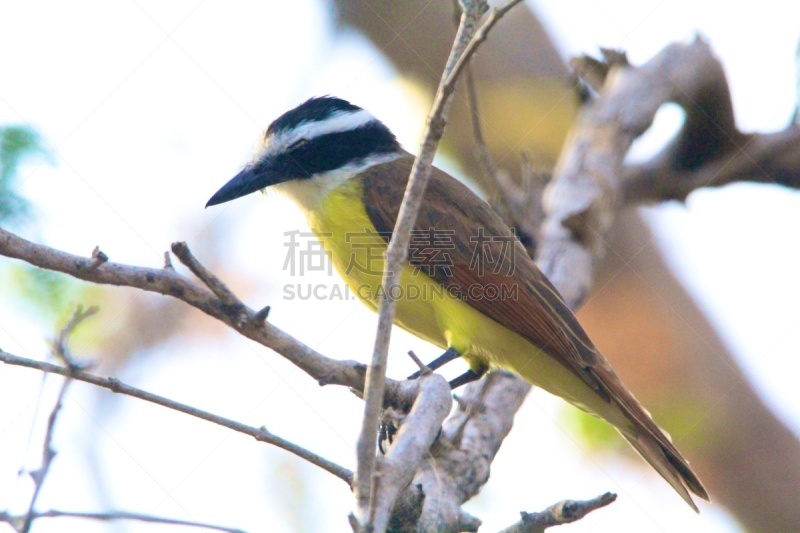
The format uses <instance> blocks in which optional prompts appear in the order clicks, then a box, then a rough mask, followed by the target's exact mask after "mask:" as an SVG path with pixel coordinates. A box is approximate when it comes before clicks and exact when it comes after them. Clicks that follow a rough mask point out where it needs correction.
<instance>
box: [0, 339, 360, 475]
mask: <svg viewBox="0 0 800 533" xmlns="http://www.w3.org/2000/svg"><path fill="white" fill-rule="evenodd" d="M0 362H3V363H5V364H8V365H14V366H22V367H26V368H33V369H36V370H41V371H42V372H47V373H49V374H58V375H61V376H65V377H68V378H70V379H74V380H77V381H83V382H85V383H90V384H92V385H95V386H97V387H102V388H104V389H108V390H110V391H111V392H115V393H118V394H123V395H125V396H131V397H133V398H138V399H140V400H144V401H146V402H150V403H154V404H156V405H160V406H162V407H166V408H167V409H172V410H173V411H178V412H180V413H184V414H187V415H189V416H193V417H195V418H199V419H201V420H205V421H207V422H211V423H213V424H217V425H219V426H222V427H226V428H228V429H231V430H233V431H236V432H237V433H243V434H245V435H249V436H251V437H253V438H254V439H256V440H257V441H261V442H266V443H267V444H272V445H273V446H277V447H278V448H281V449H283V450H286V451H287V452H290V453H293V454H294V455H296V456H298V457H300V458H301V459H305V460H306V461H308V462H309V463H311V464H313V465H316V466H318V467H320V468H322V469H323V470H325V471H326V472H328V473H330V474H333V475H334V476H336V477H338V478H339V479H341V480H342V481H344V482H345V483H347V484H348V485H350V484H351V483H352V481H353V473H352V472H351V471H350V470H348V469H346V468H344V467H342V466H339V465H337V464H336V463H333V462H332V461H329V460H327V459H325V458H323V457H320V456H318V455H317V454H315V453H312V452H310V451H308V450H306V449H305V448H303V447H301V446H298V445H297V444H294V443H293V442H290V441H288V440H286V439H282V438H281V437H278V436H277V435H273V434H272V433H270V432H269V431H268V430H267V429H266V428H265V427H264V426H262V427H260V428H257V427H254V426H248V425H247V424H242V423H241V422H237V421H236V420H231V419H229V418H225V417H222V416H219V415H215V414H212V413H209V412H207V411H203V410H202V409H198V408H196V407H192V406H190V405H186V404H182V403H180V402H176V401H175V400H170V399H169V398H164V397H163V396H159V395H157V394H153V393H151V392H147V391H144V390H141V389H137V388H136V387H132V386H130V385H126V384H125V383H122V382H121V381H119V380H118V379H116V378H101V377H99V376H95V375H94V374H90V373H88V372H85V371H83V370H71V369H69V368H65V367H63V366H58V365H53V364H50V363H45V362H42V361H35V360H33V359H27V358H25V357H18V356H16V355H13V354H10V353H8V352H6V351H3V350H2V349H0ZM51 418H52V415H51Z"/></svg>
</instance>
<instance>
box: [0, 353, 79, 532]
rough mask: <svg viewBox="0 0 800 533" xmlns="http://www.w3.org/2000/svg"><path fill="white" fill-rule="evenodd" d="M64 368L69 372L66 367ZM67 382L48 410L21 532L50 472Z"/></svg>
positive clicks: (27, 528)
mask: <svg viewBox="0 0 800 533" xmlns="http://www.w3.org/2000/svg"><path fill="white" fill-rule="evenodd" d="M2 355H3V354H2V352H0V356H2ZM65 370H66V371H67V372H70V371H69V370H68V369H65ZM69 383H70V379H69V378H68V379H65V380H64V383H62V384H61V390H60V391H59V393H58V399H56V404H55V405H54V406H53V410H52V411H50V416H49V417H48V419H47V431H46V433H45V436H44V445H43V446H42V464H41V466H39V469H38V470H36V471H34V472H31V473H30V475H31V478H32V479H33V485H34V489H33V495H32V496H31V501H30V503H29V504H28V512H27V513H26V515H25V519H24V521H23V522H22V527H21V528H20V531H21V533H28V531H30V529H31V526H32V525H33V521H34V519H35V518H36V512H35V507H36V500H38V499H39V493H40V492H41V490H42V486H43V485H44V480H45V478H46V477H47V474H48V472H50V465H51V464H52V463H53V459H54V458H55V456H56V451H55V449H53V433H54V432H55V427H56V419H57V418H58V413H59V412H60V411H61V406H62V405H63V404H64V397H65V396H66V394H67V387H68V386H69Z"/></svg>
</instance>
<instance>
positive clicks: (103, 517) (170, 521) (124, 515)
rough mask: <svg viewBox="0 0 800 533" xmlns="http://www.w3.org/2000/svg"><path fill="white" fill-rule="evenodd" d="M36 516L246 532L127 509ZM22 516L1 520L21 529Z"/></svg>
mask: <svg viewBox="0 0 800 533" xmlns="http://www.w3.org/2000/svg"><path fill="white" fill-rule="evenodd" d="M33 517H34V518H87V519H90V520H100V521H104V522H107V521H111V520H137V521H139V522H149V523H151V524H166V525H172V526H188V527H201V528H204V529H212V530H214V531H224V532H226V533H245V532H244V531H243V530H241V529H235V528H230V527H224V526H215V525H213V524H206V523H203V522H194V521H191V520H178V519H176V518H163V517H158V516H152V515H146V514H140V513H129V512H125V511H114V512H110V513H91V512H78V511H59V510H56V509H51V510H49V511H42V512H38V513H33ZM21 520H22V518H21V517H18V516H13V515H11V514H9V513H8V512H0V522H5V523H6V524H10V525H11V527H13V528H15V529H20V528H17V527H16V526H15V524H19V523H20V522H21Z"/></svg>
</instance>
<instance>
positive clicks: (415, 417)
mask: <svg viewBox="0 0 800 533" xmlns="http://www.w3.org/2000/svg"><path fill="white" fill-rule="evenodd" d="M451 404H452V398H451V396H450V385H449V384H448V383H447V381H446V380H445V379H444V378H443V377H442V376H440V375H439V374H427V375H423V376H422V377H421V378H420V392H419V395H418V396H417V400H416V401H415V402H414V405H413V407H412V408H411V411H410V412H409V413H408V416H406V417H405V420H404V422H403V425H402V426H401V427H400V431H399V433H398V434H397V436H396V437H395V439H394V442H393V443H392V446H391V448H389V451H388V453H387V454H386V456H385V457H383V458H381V459H380V460H379V461H378V468H377V472H376V473H375V476H376V478H375V483H374V484H373V486H374V487H375V492H374V493H373V502H372V504H371V505H370V509H371V510H372V512H373V513H374V514H373V515H372V516H370V517H369V518H370V520H369V522H370V523H371V524H372V525H373V527H374V530H375V531H384V530H385V529H386V527H387V526H388V524H389V520H390V518H391V514H392V510H393V509H394V507H395V501H396V500H397V498H398V497H399V496H400V495H401V493H402V491H404V490H405V489H406V488H407V487H408V486H409V483H410V482H411V480H412V478H413V477H414V473H415V472H416V471H417V469H418V468H419V466H420V464H421V463H422V461H423V459H424V458H425V457H426V456H427V455H428V453H429V451H430V449H431V445H432V444H433V441H434V440H435V439H436V437H437V435H438V433H439V429H440V428H441V427H442V422H444V419H445V418H446V417H447V415H448V414H449V413H450V406H451Z"/></svg>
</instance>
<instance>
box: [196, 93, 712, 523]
mask: <svg viewBox="0 0 800 533" xmlns="http://www.w3.org/2000/svg"><path fill="white" fill-rule="evenodd" d="M413 163H414V156H413V155H412V154H410V153H409V152H407V151H406V150H404V149H403V148H402V147H401V145H400V143H399V142H398V140H397V138H396V137H395V135H394V134H393V133H392V132H391V130H390V129H389V128H388V127H387V126H386V125H384V124H383V122H381V121H380V120H378V119H377V118H375V116H373V115H372V114H371V113H369V112H368V111H366V110H364V109H362V108H360V107H358V106H356V105H354V104H351V103H350V102H348V101H346V100H344V99H341V98H338V97H335V96H321V97H314V98H311V99H309V100H307V101H305V102H303V103H302V104H300V105H298V106H297V107H295V108H293V109H291V110H289V111H287V112H285V113H284V114H282V115H281V116H279V117H278V118H277V119H275V120H274V121H273V122H272V123H271V124H270V125H269V126H268V127H267V129H266V131H265V132H264V134H263V135H262V136H261V137H260V140H259V142H258V145H257V148H256V151H255V155H254V156H253V158H252V160H251V161H250V162H248V163H247V164H246V165H245V166H244V167H243V168H242V170H241V171H240V172H239V173H237V174H236V175H235V176H234V177H233V178H232V179H230V181H228V182H227V183H226V184H225V185H223V186H222V187H221V188H220V189H219V190H218V191H217V192H216V193H215V194H214V195H213V196H212V197H211V199H210V200H209V201H208V203H207V204H206V207H209V206H214V205H218V204H222V203H224V202H229V201H231V200H234V199H236V198H239V197H242V196H245V195H248V194H250V193H253V192H256V191H263V190H265V189H268V188H269V189H273V190H278V191H279V192H281V193H283V194H284V195H286V196H288V197H289V198H290V199H291V200H293V201H294V203H295V204H296V205H297V206H298V207H299V208H300V210H301V211H303V212H304V213H305V215H306V217H307V220H308V223H309V226H310V228H311V229H312V231H313V232H314V234H315V235H316V237H317V238H318V239H319V240H320V241H321V242H322V245H323V248H324V249H325V252H326V253H327V254H328V256H329V257H330V259H331V262H332V263H333V265H334V267H335V268H336V270H337V271H338V272H339V274H340V275H341V276H342V278H343V279H344V280H345V282H346V283H347V285H348V286H349V287H350V289H351V290H352V291H353V293H354V294H355V295H356V296H357V297H358V298H359V299H360V300H361V301H362V302H363V303H364V304H366V305H367V306H368V307H370V308H371V309H373V310H375V311H377V310H378V306H379V303H380V300H381V298H383V297H387V296H388V295H387V294H386V293H382V292H381V291H382V285H381V282H382V275H383V269H384V266H385V265H384V254H385V251H386V249H387V246H388V243H389V240H390V239H391V236H392V231H393V229H394V225H395V221H396V220H397V216H398V212H399V210H400V204H401V202H402V199H403V195H404V192H405V189H406V185H407V183H408V179H409V175H410V171H411V167H412V165H413ZM392 289H393V291H392V294H391V296H392V297H394V298H396V309H395V317H394V323H395V324H396V325H398V326H400V327H401V328H403V329H405V330H407V331H409V332H411V333H412V334H414V335H416V336H418V337H420V338H422V339H424V340H426V341H428V342H430V343H432V344H433V345H435V346H437V347H439V348H440V349H443V350H444V353H443V354H442V355H441V356H440V357H438V358H437V359H435V360H434V361H433V362H432V363H431V364H430V365H429V367H430V368H431V369H436V368H438V367H440V366H442V365H444V364H445V363H447V362H449V361H451V360H454V359H456V358H458V357H462V358H463V359H465V360H466V362H467V364H468V366H469V370H468V371H467V372H465V373H464V374H463V375H461V376H459V377H458V378H456V379H454V380H453V381H452V382H451V386H452V387H453V388H455V387H457V386H460V385H462V384H464V383H467V382H469V381H472V380H475V379H477V378H479V377H480V376H482V375H483V374H484V373H485V372H487V371H488V370H490V369H496V368H499V369H506V370H509V371H511V372H513V373H515V374H517V375H519V376H521V377H522V378H523V379H525V380H526V381H527V382H529V383H530V384H532V385H534V386H537V387H540V388H542V389H544V390H546V391H548V392H550V393H552V394H554V395H556V396H560V397H561V398H563V399H565V400H566V401H567V402H569V403H571V404H573V405H575V406H576V407H578V408H580V409H582V410H584V411H586V412H588V413H589V414H591V415H594V416H596V417H599V418H602V419H604V420H606V421H607V422H609V423H610V424H611V425H612V426H614V427H615V428H616V429H617V430H618V431H619V433H620V434H621V435H622V436H623V437H624V438H625V439H626V440H627V441H628V442H629V443H630V444H631V446H632V447H633V448H634V449H635V450H636V451H637V452H638V453H639V454H640V455H641V456H642V457H643V458H644V459H645V460H646V461H647V462H648V463H649V464H650V465H651V466H652V467H653V468H654V469H655V470H656V472H658V474H660V475H661V476H662V477H663V478H664V479H665V480H666V481H667V482H668V483H669V484H670V485H671V486H672V487H673V488H674V489H675V491H676V492H677V493H678V494H679V495H680V496H681V497H682V498H683V499H684V501H686V503H688V504H689V506H691V507H692V509H693V510H694V511H695V512H699V511H698V507H697V505H696V504H695V502H694V500H693V498H692V496H691V494H694V495H696V496H698V497H700V498H702V499H704V500H706V501H710V500H709V496H708V492H707V491H706V489H705V488H704V487H703V484H702V483H701V482H700V479H699V478H698V476H697V475H696V474H695V473H694V471H693V470H692V468H691V467H690V465H689V462H688V461H687V460H686V459H685V458H684V457H683V456H682V455H681V454H680V452H679V451H678V449H677V448H676V447H675V446H674V445H673V443H672V441H671V439H670V437H669V436H668V435H667V434H666V432H664V431H663V430H662V429H661V428H660V427H659V426H658V425H656V423H655V422H654V421H653V419H652V417H651V416H650V414H649V413H648V411H647V410H646V409H645V408H644V407H643V406H642V405H641V404H640V403H639V401H637V400H636V398H635V397H634V396H633V394H632V393H631V392H630V391H629V390H628V388H627V387H626V386H625V385H624V384H623V382H622V381H621V380H620V378H619V377H618V376H617V375H616V373H615V372H614V370H613V369H612V368H611V365H610V364H609V363H608V362H607V361H606V359H605V358H604V357H603V356H602V355H601V354H600V352H599V351H598V350H597V348H596V347H595V346H594V344H593V343H592V341H591V340H590V339H589V336H588V335H587V334H586V332H585V331H584V329H583V328H582V327H581V325H580V323H579V322H578V320H577V318H576V317H575V315H574V314H573V313H572V311H571V310H570V309H569V307H568V306H567V305H566V303H565V302H564V300H563V298H562V297H561V295H560V294H559V293H558V291H557V290H556V288H555V287H554V286H553V285H552V284H551V283H550V281H549V280H548V279H547V278H546V277H545V276H544V274H543V273H542V272H541V271H540V270H539V268H538V267H537V266H536V264H535V262H534V261H533V260H532V259H531V258H530V257H529V256H528V255H527V253H526V250H525V248H524V247H523V246H522V244H521V243H520V240H519V238H518V237H517V236H516V234H515V233H514V231H513V230H512V229H511V228H510V227H509V226H508V225H507V224H506V223H505V222H504V221H503V220H502V219H501V218H500V217H499V216H498V215H497V214H496V213H495V212H494V210H493V209H492V208H491V207H490V206H489V204H487V203H486V202H485V201H484V200H483V199H481V198H480V197H479V196H478V195H476V194H475V193H474V192H472V190H471V189H469V188H468V187H467V186H466V185H464V184H462V183H461V182H460V181H459V180H458V179H456V178H454V177H452V176H450V175H449V174H447V173H446V172H444V171H442V170H440V169H438V168H436V167H432V168H431V174H430V178H429V181H428V184H427V187H426V189H425V193H424V195H423V198H422V203H421V206H420V210H419V215H418V218H417V220H416V223H415V227H414V230H413V231H412V234H411V242H410V244H409V249H408V256H407V261H406V263H405V264H404V265H403V267H402V271H401V273H400V283H399V284H398V286H397V287H394V288H392ZM412 377H413V376H412ZM690 493H691V494H690Z"/></svg>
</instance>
